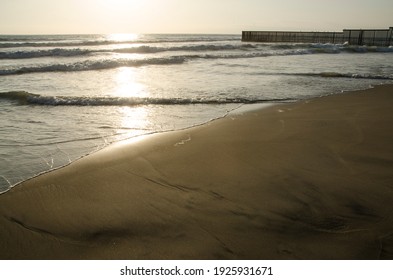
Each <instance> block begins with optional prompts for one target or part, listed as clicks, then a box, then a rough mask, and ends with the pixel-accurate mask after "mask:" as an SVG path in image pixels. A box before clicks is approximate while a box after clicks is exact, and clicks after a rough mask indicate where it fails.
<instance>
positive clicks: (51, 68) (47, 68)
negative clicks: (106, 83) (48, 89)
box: [0, 56, 185, 76]
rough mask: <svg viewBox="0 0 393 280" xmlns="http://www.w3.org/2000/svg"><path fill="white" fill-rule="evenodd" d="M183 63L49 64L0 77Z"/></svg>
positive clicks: (176, 59) (6, 72)
mask: <svg viewBox="0 0 393 280" xmlns="http://www.w3.org/2000/svg"><path fill="white" fill-rule="evenodd" d="M184 61H185V58H184V57H181V56H177V57H167V58H149V59H139V60H127V59H115V60H113V59H112V60H99V61H90V60H86V61H82V62H77V63H71V64H50V65H43V66H31V67H20V68H13V69H4V70H0V76H7V75H20V74H29V73H44V72H78V71H91V70H104V69H113V68H119V67H140V66H145V65H171V64H181V63H183V62H184Z"/></svg>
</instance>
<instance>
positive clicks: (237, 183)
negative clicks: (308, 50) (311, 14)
mask: <svg viewBox="0 0 393 280" xmlns="http://www.w3.org/2000/svg"><path fill="white" fill-rule="evenodd" d="M392 128H393V86H392V85H384V86H379V87H377V88H375V89H370V90H367V91H361V92H356V93H345V94H339V95H334V96H329V97H323V98H315V99H312V100H308V101H303V102H298V103H294V104H279V105H276V106H272V107H269V108H267V109H263V110H259V111H252V112H249V113H246V114H243V115H231V116H228V117H226V118H223V119H220V120H217V121H213V122H211V123H209V124H205V125H203V126H199V127H195V128H191V129H186V130H182V131H176V132H169V133H161V134H157V135H152V136H149V137H146V138H145V139H142V140H140V141H136V142H135V143H127V144H118V145H114V146H112V147H109V148H107V149H104V150H102V151H100V152H97V153H95V154H93V155H90V156H87V157H85V158H83V159H81V160H78V161H77V162H74V163H72V164H71V165H69V166H67V167H64V168H61V169H59V170H56V171H53V172H50V173H48V174H45V175H41V176H38V177H36V178H34V179H31V180H28V181H26V182H24V183H22V184H20V185H18V186H16V187H15V188H13V189H12V190H11V191H9V192H7V193H5V194H2V195H0V258H2V259H392V258H393V129H392Z"/></svg>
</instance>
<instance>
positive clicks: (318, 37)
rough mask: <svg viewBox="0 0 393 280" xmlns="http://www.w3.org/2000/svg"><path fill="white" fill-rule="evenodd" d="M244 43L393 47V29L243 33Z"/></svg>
mask: <svg viewBox="0 0 393 280" xmlns="http://www.w3.org/2000/svg"><path fill="white" fill-rule="evenodd" d="M242 41H244V42H265V43H275V42H277V43H322V44H326V43H331V44H344V43H348V44H350V45H360V46H362V45H368V46H391V45H393V27H390V28H389V29H344V30H343V31H342V32H291V31H243V32H242Z"/></svg>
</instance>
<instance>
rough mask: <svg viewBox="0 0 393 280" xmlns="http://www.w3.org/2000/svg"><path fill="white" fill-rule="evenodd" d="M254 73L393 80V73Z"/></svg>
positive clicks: (259, 73)
mask: <svg viewBox="0 0 393 280" xmlns="http://www.w3.org/2000/svg"><path fill="white" fill-rule="evenodd" d="M254 75H269V76H303V77H319V78H347V79H366V80H393V75H392V74H391V75H376V74H360V73H338V72H321V73H280V72H257V73H255V74H254Z"/></svg>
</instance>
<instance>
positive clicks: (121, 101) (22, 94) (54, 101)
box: [0, 91, 294, 106]
mask: <svg viewBox="0 0 393 280" xmlns="http://www.w3.org/2000/svg"><path fill="white" fill-rule="evenodd" d="M0 99H7V100H11V101H15V102H17V103H18V104H19V105H45V106H140V105H193V104H205V105H209V104H211V105H220V104H253V103H263V102H289V101H294V99H291V98H274V99H250V98H241V97H239V98H219V99H213V98H212V99H207V98H150V97H145V98H141V97H88V96H86V97H85V96H43V95H39V94H34V93H29V92H26V91H8V92H0Z"/></svg>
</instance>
